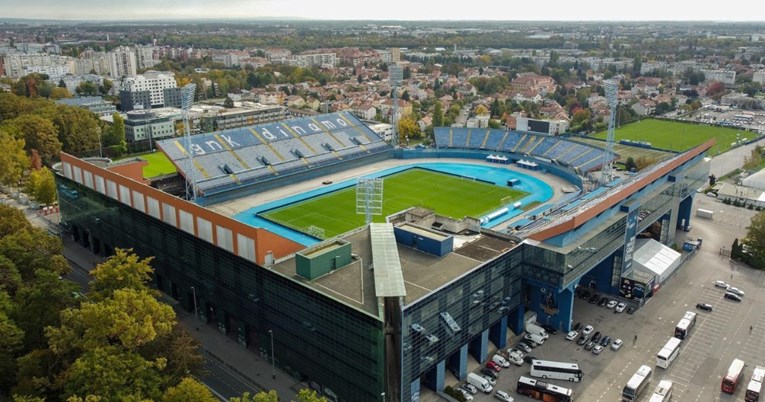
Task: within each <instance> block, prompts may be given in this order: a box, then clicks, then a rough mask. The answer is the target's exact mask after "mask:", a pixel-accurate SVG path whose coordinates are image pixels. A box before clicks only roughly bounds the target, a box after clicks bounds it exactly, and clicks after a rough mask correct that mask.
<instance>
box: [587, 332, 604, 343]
mask: <svg viewBox="0 0 765 402" xmlns="http://www.w3.org/2000/svg"><path fill="white" fill-rule="evenodd" d="M602 337H603V335H601V334H600V331H598V332H595V333H594V334H592V338H590V340H591V341H593V342H595V343H598V342H600V338H602Z"/></svg>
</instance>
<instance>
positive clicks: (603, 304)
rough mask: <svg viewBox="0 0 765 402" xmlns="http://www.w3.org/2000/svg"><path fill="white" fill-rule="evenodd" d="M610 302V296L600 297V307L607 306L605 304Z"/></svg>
mask: <svg viewBox="0 0 765 402" xmlns="http://www.w3.org/2000/svg"><path fill="white" fill-rule="evenodd" d="M606 304H608V297H604V298H602V299H600V301H599V302H598V307H605V305H606Z"/></svg>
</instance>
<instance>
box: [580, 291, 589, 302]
mask: <svg viewBox="0 0 765 402" xmlns="http://www.w3.org/2000/svg"><path fill="white" fill-rule="evenodd" d="M581 298H582V299H583V300H587V299H589V298H590V291H589V290H585V291H584V292H583V293H582V296H581Z"/></svg>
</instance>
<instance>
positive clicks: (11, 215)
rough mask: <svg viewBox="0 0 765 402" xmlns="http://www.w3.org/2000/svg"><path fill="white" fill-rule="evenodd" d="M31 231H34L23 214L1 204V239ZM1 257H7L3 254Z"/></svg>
mask: <svg viewBox="0 0 765 402" xmlns="http://www.w3.org/2000/svg"><path fill="white" fill-rule="evenodd" d="M30 229H32V225H31V224H30V223H29V221H28V220H27V218H26V216H24V213H23V212H21V211H20V210H19V209H17V208H14V207H12V206H10V205H5V204H0V239H2V238H4V237H5V236H8V235H10V234H13V233H18V232H22V231H27V230H30ZM0 255H2V256H3V257H5V255H4V254H2V253H0Z"/></svg>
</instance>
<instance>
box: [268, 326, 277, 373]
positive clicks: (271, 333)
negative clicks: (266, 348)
mask: <svg viewBox="0 0 765 402" xmlns="http://www.w3.org/2000/svg"><path fill="white" fill-rule="evenodd" d="M268 335H270V336H271V378H272V379H276V362H275V359H276V358H275V357H274V331H271V330H270V329H269V330H268Z"/></svg>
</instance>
